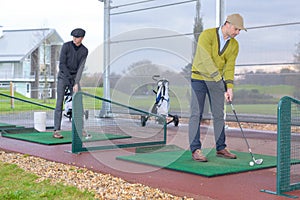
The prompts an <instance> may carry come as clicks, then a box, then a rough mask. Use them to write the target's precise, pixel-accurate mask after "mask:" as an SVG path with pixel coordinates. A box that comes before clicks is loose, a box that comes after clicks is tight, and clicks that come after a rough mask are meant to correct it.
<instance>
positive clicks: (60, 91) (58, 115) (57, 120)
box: [54, 78, 81, 130]
mask: <svg viewBox="0 0 300 200" xmlns="http://www.w3.org/2000/svg"><path fill="white" fill-rule="evenodd" d="M68 86H69V83H65V82H64V80H63V79H61V78H58V80H57V89H56V94H57V95H56V96H57V98H56V107H55V111H54V130H61V120H62V112H63V103H64V98H65V90H66V88H67V87H68ZM78 90H79V91H80V90H81V88H80V85H78ZM70 92H71V95H73V88H70Z"/></svg>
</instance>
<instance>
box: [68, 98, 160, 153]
mask: <svg viewBox="0 0 300 200" xmlns="http://www.w3.org/2000/svg"><path fill="white" fill-rule="evenodd" d="M103 103H106V104H109V105H110V107H111V113H110V114H109V115H107V116H105V117H101V116H100V113H101V107H102V104H103ZM145 120H146V121H145ZM84 133H86V134H91V137H93V136H96V134H115V135H119V136H120V139H114V140H110V139H107V140H102V141H92V142H89V141H88V140H86V137H85V136H84ZM124 136H126V137H124ZM83 137H84V140H83V139H82V138H83ZM157 144H166V119H165V117H163V116H160V115H156V114H153V113H149V112H146V111H143V110H139V109H137V108H135V107H133V106H127V105H123V104H121V103H118V102H114V101H111V100H107V99H104V98H101V97H98V96H94V95H91V94H88V93H84V92H77V93H76V94H75V95H74V96H73V101H72V153H79V152H84V151H94V150H103V149H114V148H126V147H137V146H149V145H157Z"/></svg>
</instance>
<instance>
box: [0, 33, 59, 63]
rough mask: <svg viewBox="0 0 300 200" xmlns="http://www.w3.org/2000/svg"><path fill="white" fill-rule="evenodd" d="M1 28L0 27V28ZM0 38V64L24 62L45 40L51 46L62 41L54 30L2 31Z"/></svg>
mask: <svg viewBox="0 0 300 200" xmlns="http://www.w3.org/2000/svg"><path fill="white" fill-rule="evenodd" d="M0 28H1V27H0ZM2 33H3V34H2V36H0V62H18V61H22V60H24V59H25V58H26V57H27V56H28V55H30V54H31V53H32V52H33V51H34V50H35V49H36V48H38V47H39V46H41V44H42V43H43V42H44V41H45V39H46V40H47V43H50V44H51V45H54V44H57V45H61V44H62V43H63V39H62V38H61V37H60V36H59V34H58V33H57V32H56V30H55V29H49V28H47V29H23V30H3V32H2Z"/></svg>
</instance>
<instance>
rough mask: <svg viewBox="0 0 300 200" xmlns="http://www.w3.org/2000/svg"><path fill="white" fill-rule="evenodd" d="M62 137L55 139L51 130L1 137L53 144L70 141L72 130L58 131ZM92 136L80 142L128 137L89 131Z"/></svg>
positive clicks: (10, 134) (3, 135)
mask: <svg viewBox="0 0 300 200" xmlns="http://www.w3.org/2000/svg"><path fill="white" fill-rule="evenodd" d="M60 133H61V134H62V135H63V136H64V138H62V139H57V138H53V137H52V134H53V132H52V131H51V132H31V133H28V132H27V133H3V134H2V137H7V138H13V139H18V140H25V141H29V142H34V143H39V144H46V145H55V144H68V143H72V132H71V131H61V132H60ZM90 134H91V135H92V138H89V139H86V138H82V142H93V141H100V140H114V139H124V138H130V136H127V135H115V134H110V133H90Z"/></svg>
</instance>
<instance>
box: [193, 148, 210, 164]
mask: <svg viewBox="0 0 300 200" xmlns="http://www.w3.org/2000/svg"><path fill="white" fill-rule="evenodd" d="M192 158H193V160H195V161H198V162H207V158H206V157H205V156H204V155H203V154H202V151H201V150H200V149H196V150H195V151H194V152H193V153H192Z"/></svg>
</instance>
